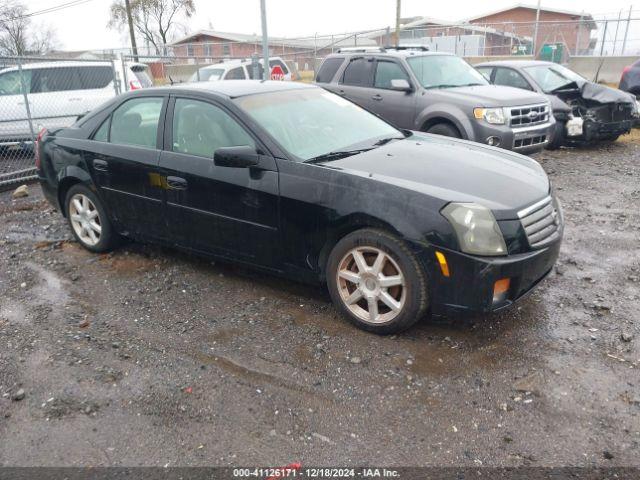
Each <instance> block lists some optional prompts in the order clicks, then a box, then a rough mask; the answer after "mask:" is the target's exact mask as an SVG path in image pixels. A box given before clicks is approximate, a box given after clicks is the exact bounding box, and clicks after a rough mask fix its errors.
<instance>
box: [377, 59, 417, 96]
mask: <svg viewBox="0 0 640 480" xmlns="http://www.w3.org/2000/svg"><path fill="white" fill-rule="evenodd" d="M392 80H406V81H407V82H408V81H409V76H408V75H407V73H406V72H405V71H404V70H403V69H402V67H401V66H400V65H398V64H397V63H396V62H390V61H387V60H378V62H377V64H376V76H375V80H374V84H373V85H374V87H375V88H383V89H391V81H392Z"/></svg>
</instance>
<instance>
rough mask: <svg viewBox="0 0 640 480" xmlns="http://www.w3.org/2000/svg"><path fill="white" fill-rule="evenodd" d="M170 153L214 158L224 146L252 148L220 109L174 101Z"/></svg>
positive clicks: (198, 102)
mask: <svg viewBox="0 0 640 480" xmlns="http://www.w3.org/2000/svg"><path fill="white" fill-rule="evenodd" d="M172 138H173V151H174V152H177V153H185V154H188V155H196V156H199V157H208V158H213V153H214V152H215V151H216V150H217V149H219V148H223V147H237V146H242V145H249V146H255V142H254V141H253V139H252V138H251V136H250V135H249V134H248V133H247V132H246V130H245V129H244V128H243V127H242V126H241V125H240V124H239V123H238V122H237V121H236V120H234V119H233V117H231V115H229V114H228V113H227V112H225V111H224V110H222V109H221V108H219V107H217V106H215V105H213V104H211V103H207V102H202V101H199V100H192V99H188V98H178V99H176V103H175V107H174V110H173V137H172Z"/></svg>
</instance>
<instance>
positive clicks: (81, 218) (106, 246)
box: [65, 184, 119, 253]
mask: <svg viewBox="0 0 640 480" xmlns="http://www.w3.org/2000/svg"><path fill="white" fill-rule="evenodd" d="M65 211H66V213H67V220H68V222H69V226H70V227H71V231H72V232H73V236H74V237H76V240H78V242H80V245H82V246H83V247H84V248H86V249H87V250H90V251H92V252H97V253H100V252H106V251H108V250H111V249H112V248H113V247H115V246H116V245H117V244H118V241H119V236H118V234H117V232H116V231H115V230H114V229H113V227H112V226H111V222H109V218H108V217H107V212H106V211H105V209H104V207H103V206H102V203H101V202H100V199H99V198H98V196H97V195H96V194H95V193H94V192H93V191H91V190H90V189H89V188H88V187H86V186H84V185H82V184H77V185H74V186H72V187H71V188H70V189H69V191H68V192H67V196H66V200H65Z"/></svg>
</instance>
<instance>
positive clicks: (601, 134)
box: [582, 118, 635, 142]
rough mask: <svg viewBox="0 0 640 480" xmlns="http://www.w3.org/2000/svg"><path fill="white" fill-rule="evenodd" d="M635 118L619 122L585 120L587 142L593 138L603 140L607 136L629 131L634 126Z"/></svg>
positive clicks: (584, 132) (584, 133) (585, 138)
mask: <svg viewBox="0 0 640 480" xmlns="http://www.w3.org/2000/svg"><path fill="white" fill-rule="evenodd" d="M634 123H635V119H632V118H630V119H628V120H622V121H619V122H598V121H589V120H587V121H585V122H584V126H583V128H584V131H583V134H582V135H583V138H584V140H586V141H587V142H590V141H593V140H601V139H604V138H607V137H612V136H617V135H622V134H624V133H629V132H630V131H631V129H632V128H633V125H634Z"/></svg>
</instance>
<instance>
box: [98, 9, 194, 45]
mask: <svg viewBox="0 0 640 480" xmlns="http://www.w3.org/2000/svg"><path fill="white" fill-rule="evenodd" d="M130 5H131V16H132V18H133V25H134V28H135V30H136V32H138V34H139V35H141V36H142V38H143V39H144V41H145V42H147V43H148V44H149V45H153V47H154V49H155V51H156V53H160V51H161V50H162V48H163V46H164V45H166V44H167V43H168V42H169V41H170V40H171V35H172V33H173V32H174V31H175V30H176V29H178V28H180V26H181V23H180V21H181V20H183V19H184V18H190V17H191V16H192V15H193V14H194V13H195V11H196V7H195V2H194V0H130ZM108 26H109V27H110V28H119V29H122V28H126V26H127V10H126V6H125V3H124V0H115V1H114V2H113V3H112V4H111V19H110V20H109V24H108Z"/></svg>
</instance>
